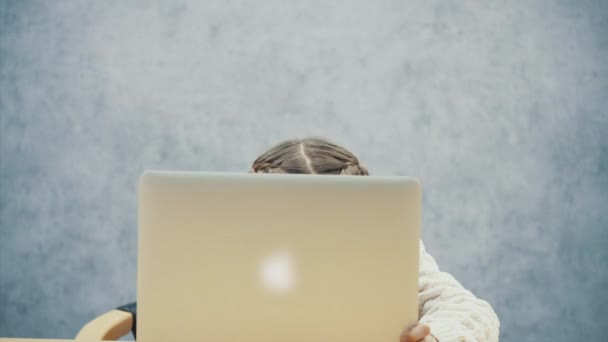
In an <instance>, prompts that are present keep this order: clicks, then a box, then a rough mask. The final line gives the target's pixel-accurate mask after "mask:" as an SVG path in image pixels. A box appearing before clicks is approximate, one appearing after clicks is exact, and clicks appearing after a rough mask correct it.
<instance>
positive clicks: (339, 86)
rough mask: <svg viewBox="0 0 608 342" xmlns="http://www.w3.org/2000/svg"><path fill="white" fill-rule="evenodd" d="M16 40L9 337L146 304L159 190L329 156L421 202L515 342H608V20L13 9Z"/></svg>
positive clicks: (309, 6) (433, 235)
mask: <svg viewBox="0 0 608 342" xmlns="http://www.w3.org/2000/svg"><path fill="white" fill-rule="evenodd" d="M0 39H1V40H0V90H1V94H0V113H1V117H0V161H1V165H0V219H1V221H0V233H1V237H0V336H4V337H18V336H21V337H24V336H27V337H52V338H70V337H73V336H74V335H75V334H76V333H77V331H78V330H79V328H80V327H81V326H82V325H83V324H85V322H87V321H88V320H90V319H92V318H93V317H95V316H96V315H99V314H101V313H103V312H105V311H107V310H109V309H111V308H113V307H115V306H117V305H119V304H123V303H125V302H128V301H131V300H133V299H135V297H136V293H135V292H136V250H135V248H136V208H137V202H136V182H137V178H138V176H139V174H140V173H141V172H142V171H143V170H145V169H178V170H228V171H245V170H247V169H248V168H249V165H250V162H251V161H252V160H253V159H254V158H255V157H256V156H257V155H258V154H259V153H260V152H262V151H263V150H264V149H266V148H267V147H269V146H270V145H272V144H274V143H276V142H277V141H279V140H281V139H284V138H291V137H302V136H308V135H320V136H326V137H329V138H331V139H333V140H334V141H336V142H338V143H340V144H343V145H345V146H346V147H348V148H350V149H351V150H353V151H354V152H355V153H356V154H358V155H359V156H360V159H362V160H363V161H364V162H365V164H367V165H368V166H369V168H370V170H371V171H372V172H373V173H375V174H385V175H413V176H417V177H419V178H420V179H421V180H422V182H423V186H424V219H423V224H424V225H423V239H424V241H425V242H426V244H427V247H428V249H429V252H430V253H431V254H432V255H434V256H435V257H436V259H437V261H438V263H439V266H440V267H441V268H443V269H444V270H446V271H448V272H450V273H452V274H453V275H454V276H455V277H456V278H457V279H459V280H460V281H461V282H462V283H463V285H464V286H465V287H467V288H469V289H471V290H472V291H473V292H474V293H476V294H477V295H478V296H479V297H482V298H484V299H487V300H488V301H489V302H491V303H492V305H493V306H494V308H495V309H496V311H497V313H498V315H499V317H500V319H501V322H502V325H501V337H502V340H503V341H521V340H525V341H573V340H577V341H583V340H590V341H591V340H593V341H599V340H603V339H604V338H605V336H606V331H605V329H602V328H604V327H605V323H606V322H607V321H608V293H607V288H608V270H607V266H606V265H607V264H608V248H607V247H606V246H607V245H608V210H607V209H608V208H607V207H608V142H607V135H608V109H607V105H608V99H607V98H608V57H607V56H608V3H607V2H606V1H548V0H545V1H485V0H479V1H474V0H468V1H458V2H447V1H426V0H419V1H368V0H361V1H343V2H341V1H340V2H338V1H305V2H304V1H291V2H287V1H284V0H275V1H204V2H200V1H190V2H184V1H160V0H159V1H155V2H142V1H138V2H136V1H97V2H92V1H86V2H85V1H0Z"/></svg>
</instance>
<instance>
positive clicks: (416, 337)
mask: <svg viewBox="0 0 608 342" xmlns="http://www.w3.org/2000/svg"><path fill="white" fill-rule="evenodd" d="M430 333H431V327H429V326H428V325H426V324H416V325H414V326H413V327H410V328H409V329H408V330H406V331H405V332H404V333H403V334H401V338H400V342H418V341H424V338H425V337H427V336H428V335H429V334H430Z"/></svg>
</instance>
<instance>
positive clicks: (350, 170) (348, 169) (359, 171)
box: [340, 163, 369, 176]
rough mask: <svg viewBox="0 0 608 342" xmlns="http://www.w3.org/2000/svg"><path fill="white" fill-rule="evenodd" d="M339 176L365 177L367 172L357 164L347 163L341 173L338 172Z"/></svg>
mask: <svg viewBox="0 0 608 342" xmlns="http://www.w3.org/2000/svg"><path fill="white" fill-rule="evenodd" d="M340 174H341V175H350V176H367V175H369V172H367V169H366V168H365V166H363V165H360V164H359V163H356V164H355V163H347V164H346V165H345V166H344V168H343V169H342V171H340Z"/></svg>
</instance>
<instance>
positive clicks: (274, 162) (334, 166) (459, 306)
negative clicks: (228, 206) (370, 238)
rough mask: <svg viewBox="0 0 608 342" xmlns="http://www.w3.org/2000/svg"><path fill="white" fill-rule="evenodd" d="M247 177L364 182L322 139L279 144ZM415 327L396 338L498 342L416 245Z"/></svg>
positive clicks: (474, 304)
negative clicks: (263, 175)
mask: <svg viewBox="0 0 608 342" xmlns="http://www.w3.org/2000/svg"><path fill="white" fill-rule="evenodd" d="M250 172H254V173H301V174H332V175H360V176H367V175H368V171H367V169H366V168H365V167H364V166H363V165H361V164H360V163H359V160H358V159H357V158H356V157H355V156H354V155H353V154H352V153H350V152H349V151H347V150H346V149H344V148H342V147H340V146H337V145H335V144H332V143H330V142H328V141H326V140H323V139H316V138H307V139H303V140H288V141H285V142H282V143H280V144H278V145H276V146H275V147H273V148H271V149H270V150H268V151H267V152H266V153H264V154H262V155H261V156H260V157H258V158H257V159H256V160H255V162H254V163H253V166H252V167H251V170H250ZM418 291H419V292H418V298H419V303H418V314H419V322H418V323H417V324H416V325H414V326H412V327H409V328H407V329H406V330H405V331H404V332H403V333H402V334H401V342H410V341H424V342H429V341H441V342H450V341H491V342H494V341H498V328H499V322H498V317H497V316H496V314H495V313H494V310H493V309H492V307H491V306H490V305H489V304H488V303H487V302H485V301H483V300H481V299H478V298H476V297H475V296H474V295H473V294H472V293H471V292H470V291H468V290H466V289H465V288H463V287H462V285H460V283H459V282H458V281H457V280H456V279H454V278H453V277H452V276H451V275H450V274H448V273H445V272H441V271H439V268H438V267H437V263H435V260H434V259H433V257H432V256H431V255H429V254H428V253H426V251H425V248H424V244H423V243H422V241H420V274H419V280H418Z"/></svg>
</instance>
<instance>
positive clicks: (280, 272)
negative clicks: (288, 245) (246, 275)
mask: <svg viewBox="0 0 608 342" xmlns="http://www.w3.org/2000/svg"><path fill="white" fill-rule="evenodd" d="M294 264H295V263H294V258H293V256H292V255H291V253H289V252H287V251H285V250H281V251H276V252H274V253H271V254H270V255H268V256H266V257H264V258H262V261H261V262H260V265H259V277H260V282H261V283H262V287H263V288H265V289H266V290H269V291H271V292H275V293H288V292H290V290H292V289H293V287H294V285H295V269H294V268H295V267H294Z"/></svg>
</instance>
